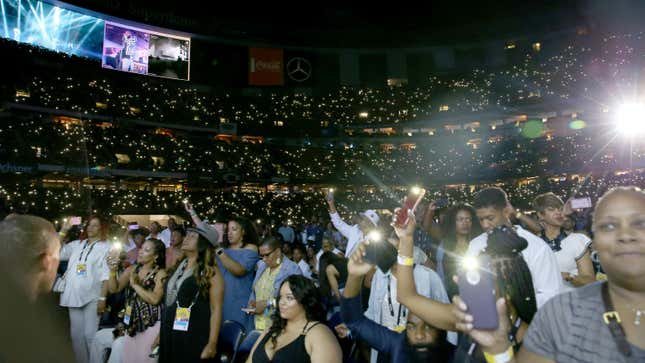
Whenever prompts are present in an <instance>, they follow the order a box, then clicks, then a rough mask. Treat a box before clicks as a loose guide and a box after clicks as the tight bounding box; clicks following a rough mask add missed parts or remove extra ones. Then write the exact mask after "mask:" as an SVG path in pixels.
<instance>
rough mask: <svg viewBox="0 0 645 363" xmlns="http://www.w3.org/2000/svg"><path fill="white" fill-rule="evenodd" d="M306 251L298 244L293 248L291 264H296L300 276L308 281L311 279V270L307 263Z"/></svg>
mask: <svg viewBox="0 0 645 363" xmlns="http://www.w3.org/2000/svg"><path fill="white" fill-rule="evenodd" d="M306 257H307V251H305V247H304V246H303V245H301V244H299V243H297V244H295V245H294V246H293V262H295V263H297V264H298V267H300V271H302V276H304V277H306V278H308V279H310V278H311V268H310V267H309V264H308V263H307V259H306Z"/></svg>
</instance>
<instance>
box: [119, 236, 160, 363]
mask: <svg viewBox="0 0 645 363" xmlns="http://www.w3.org/2000/svg"><path fill="white" fill-rule="evenodd" d="M107 261H108V265H109V267H110V280H109V283H108V285H109V290H110V293H111V294H115V293H117V292H119V291H122V290H123V289H126V288H127V290H126V303H125V315H124V316H123V323H124V324H125V326H126V335H125V337H124V340H125V341H124V342H123V353H122V355H121V356H122V362H123V363H127V362H133V363H138V362H142V363H143V362H154V361H155V360H154V359H152V360H151V359H150V358H149V354H150V347H151V346H152V343H153V341H154V340H155V339H156V337H157V335H158V334H159V326H160V321H159V320H160V318H161V302H162V299H163V296H164V282H165V280H166V271H165V267H166V245H165V244H164V243H163V242H162V241H161V240H158V239H147V240H146V241H145V242H144V243H143V245H142V246H141V249H140V250H139V256H138V257H137V261H136V264H135V265H132V266H130V267H128V268H127V269H126V270H125V271H124V272H123V274H121V276H118V277H117V270H118V268H119V258H118V257H117V256H108V260H107Z"/></svg>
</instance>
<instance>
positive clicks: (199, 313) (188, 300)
mask: <svg viewBox="0 0 645 363" xmlns="http://www.w3.org/2000/svg"><path fill="white" fill-rule="evenodd" d="M198 291H199V285H198V284H197V280H195V277H194V276H192V275H191V276H190V277H189V278H187V279H186V280H184V282H183V283H182V284H181V286H180V287H179V292H178V293H177V302H178V303H179V305H180V306H181V307H182V308H187V307H189V306H191V304H192V308H191V309H190V319H189V322H188V331H178V330H173V324H174V321H175V313H176V312H177V304H176V303H175V304H173V305H170V306H166V307H165V310H164V312H163V317H162V319H161V337H160V338H161V339H160V344H159V362H160V363H171V362H182V363H184V362H207V361H205V360H201V359H200V358H199V357H200V356H201V354H202V351H203V350H204V347H205V346H206V344H207V343H208V335H209V332H210V318H211V310H210V304H209V301H208V297H206V298H205V297H203V296H202V294H199V293H198ZM208 361H209V362H219V361H220V359H219V354H218V356H217V357H216V358H215V359H212V360H208Z"/></svg>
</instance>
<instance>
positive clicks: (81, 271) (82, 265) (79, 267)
mask: <svg viewBox="0 0 645 363" xmlns="http://www.w3.org/2000/svg"><path fill="white" fill-rule="evenodd" d="M88 244H89V242H86V243H85V246H83V250H82V251H81V255H80V256H78V263H77V264H76V276H81V277H86V276H87V258H88V257H89V256H90V253H92V250H93V249H94V246H96V243H93V244H92V247H90V250H89V251H87V254H86V255H85V260H84V261H83V262H81V260H82V259H83V252H85V249H86V248H87V245H88Z"/></svg>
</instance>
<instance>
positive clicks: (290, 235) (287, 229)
mask: <svg viewBox="0 0 645 363" xmlns="http://www.w3.org/2000/svg"><path fill="white" fill-rule="evenodd" d="M278 233H280V234H281V235H282V239H283V240H284V241H285V242H287V243H293V241H294V240H295V239H296V232H295V231H294V230H293V228H291V226H290V225H289V222H288V221H286V220H284V221H282V226H281V227H280V228H278Z"/></svg>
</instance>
